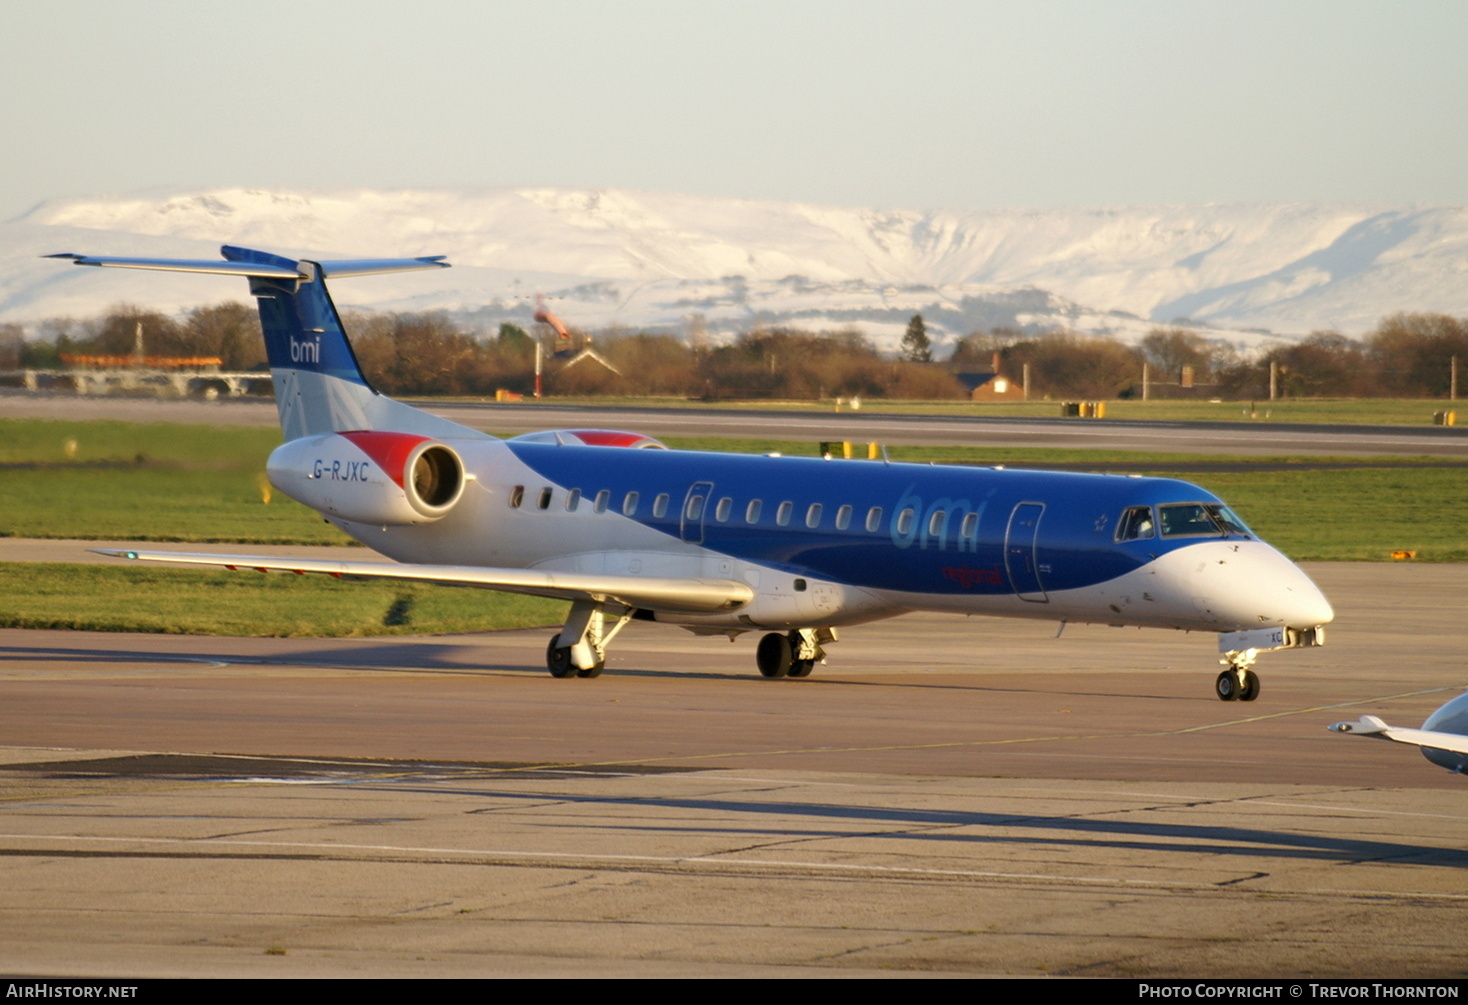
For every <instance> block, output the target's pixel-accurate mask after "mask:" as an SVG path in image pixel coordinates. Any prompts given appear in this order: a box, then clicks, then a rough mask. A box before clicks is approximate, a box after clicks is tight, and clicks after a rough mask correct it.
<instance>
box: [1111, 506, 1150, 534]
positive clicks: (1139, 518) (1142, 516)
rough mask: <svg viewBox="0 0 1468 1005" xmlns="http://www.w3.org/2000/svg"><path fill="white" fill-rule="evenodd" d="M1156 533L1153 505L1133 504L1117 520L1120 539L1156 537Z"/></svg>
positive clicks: (1117, 532) (1117, 531)
mask: <svg viewBox="0 0 1468 1005" xmlns="http://www.w3.org/2000/svg"><path fill="white" fill-rule="evenodd" d="M1156 534H1157V527H1156V525H1155V524H1153V522H1152V507H1151V506H1131V507H1129V508H1128V509H1126V510H1125V511H1124V512H1123V513H1122V514H1121V519H1120V520H1118V521H1116V539H1117V540H1118V541H1140V540H1142V539H1144V538H1149V537H1154V536H1156Z"/></svg>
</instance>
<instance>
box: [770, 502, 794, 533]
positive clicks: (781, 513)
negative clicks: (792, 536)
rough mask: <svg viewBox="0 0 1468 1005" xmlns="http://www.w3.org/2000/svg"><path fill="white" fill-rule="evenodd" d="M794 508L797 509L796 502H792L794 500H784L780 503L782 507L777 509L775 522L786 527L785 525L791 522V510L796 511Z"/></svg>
mask: <svg viewBox="0 0 1468 1005" xmlns="http://www.w3.org/2000/svg"><path fill="white" fill-rule="evenodd" d="M794 509H795V504H794V503H792V502H790V501H788V500H787V501H785V502H782V503H781V504H780V508H779V509H777V510H775V522H776V523H777V524H779V525H780V526H781V527H784V526H786V525H788V524H789V523H790V514H791V512H793V511H794Z"/></svg>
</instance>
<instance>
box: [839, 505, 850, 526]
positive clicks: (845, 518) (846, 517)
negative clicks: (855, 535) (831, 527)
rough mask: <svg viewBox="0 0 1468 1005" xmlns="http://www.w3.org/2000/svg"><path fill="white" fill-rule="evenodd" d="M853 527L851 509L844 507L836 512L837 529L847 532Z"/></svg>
mask: <svg viewBox="0 0 1468 1005" xmlns="http://www.w3.org/2000/svg"><path fill="white" fill-rule="evenodd" d="M850 526H851V507H850V506H842V507H841V508H840V509H838V510H837V511H836V529H837V530H845V529H846V528H847V527H850Z"/></svg>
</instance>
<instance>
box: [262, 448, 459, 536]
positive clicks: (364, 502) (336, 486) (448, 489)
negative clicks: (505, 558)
mask: <svg viewBox="0 0 1468 1005" xmlns="http://www.w3.org/2000/svg"><path fill="white" fill-rule="evenodd" d="M266 471H267V473H268V474H269V476H270V482H271V484H273V485H274V486H275V487H276V488H278V489H280V491H282V492H284V493H285V494H286V495H288V496H290V497H291V498H292V499H294V500H296V501H297V502H300V503H304V504H305V505H307V506H310V507H311V508H312V509H314V510H317V511H319V512H321V513H325V514H329V515H331V516H336V517H340V518H341V519H343V520H350V521H352V522H353V523H365V524H375V525H378V526H402V525H407V524H416V523H429V522H431V521H434V520H438V519H441V518H442V517H443V516H444V515H445V514H447V513H448V512H449V510H451V509H453V508H454V506H455V505H456V504H457V503H458V501H459V499H460V498H462V497H463V494H464V486H465V482H466V478H465V475H464V462H463V460H461V459H460V457H459V455H458V453H456V452H455V451H454V449H453V448H452V447H450V446H448V445H447V444H444V443H440V442H438V441H436V440H431V439H429V438H428V437H426V436H417V435H413V434H410V433H389V432H376V431H370V430H367V431H360V432H348V433H323V434H320V435H318V436H306V437H302V438H301V439H299V440H291V441H290V442H289V443H285V444H282V445H281V446H279V447H277V448H276V449H275V452H274V453H272V454H271V455H270V461H269V463H268V465H267V467H266Z"/></svg>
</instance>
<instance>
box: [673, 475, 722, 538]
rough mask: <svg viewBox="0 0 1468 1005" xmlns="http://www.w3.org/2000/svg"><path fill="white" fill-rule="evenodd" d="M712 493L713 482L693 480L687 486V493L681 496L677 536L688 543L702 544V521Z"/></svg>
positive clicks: (707, 509)
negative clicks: (681, 505) (681, 503)
mask: <svg viewBox="0 0 1468 1005" xmlns="http://www.w3.org/2000/svg"><path fill="white" fill-rule="evenodd" d="M713 494H714V483H713V482H694V483H693V484H692V485H690V486H689V487H688V495H686V496H684V497H683V512H682V513H681V514H680V515H679V522H678V526H679V536H680V537H682V538H683V540H685V541H687V542H688V543H689V544H703V523H704V518H705V517H706V516H707V515H708V511H709V504H710V502H711V499H712V497H713Z"/></svg>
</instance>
